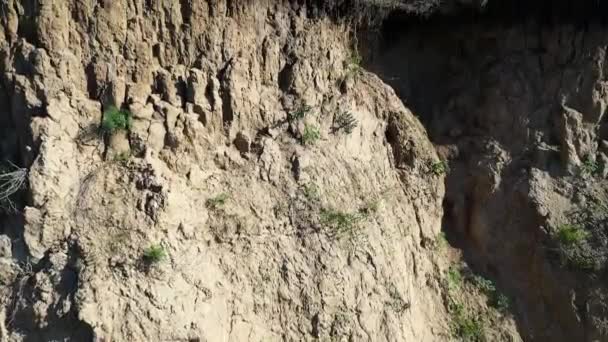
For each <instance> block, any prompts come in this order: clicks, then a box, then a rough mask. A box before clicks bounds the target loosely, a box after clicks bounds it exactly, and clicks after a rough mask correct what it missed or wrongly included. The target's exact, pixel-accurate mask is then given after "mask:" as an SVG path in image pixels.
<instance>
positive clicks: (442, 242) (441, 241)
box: [435, 232, 449, 250]
mask: <svg viewBox="0 0 608 342" xmlns="http://www.w3.org/2000/svg"><path fill="white" fill-rule="evenodd" d="M448 245H449V243H448V238H447V237H446V235H445V232H439V234H437V237H436V238H435V247H436V248H437V249H440V250H441V249H445V248H446V247H447V246H448Z"/></svg>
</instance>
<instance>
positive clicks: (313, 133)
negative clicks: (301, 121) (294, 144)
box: [302, 124, 321, 145]
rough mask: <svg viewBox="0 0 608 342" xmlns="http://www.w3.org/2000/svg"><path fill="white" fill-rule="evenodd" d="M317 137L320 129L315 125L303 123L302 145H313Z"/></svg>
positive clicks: (318, 137) (319, 134)
mask: <svg viewBox="0 0 608 342" xmlns="http://www.w3.org/2000/svg"><path fill="white" fill-rule="evenodd" d="M319 139H321V131H319V129H318V128H317V127H315V126H312V125H309V124H306V125H304V133H302V144H303V145H314V144H315V143H316V142H317V141H318V140H319Z"/></svg>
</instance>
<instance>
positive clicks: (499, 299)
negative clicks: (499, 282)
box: [490, 293, 511, 314]
mask: <svg viewBox="0 0 608 342" xmlns="http://www.w3.org/2000/svg"><path fill="white" fill-rule="evenodd" d="M490 305H492V306H493V307H495V308H496V309H497V310H498V311H500V312H501V313H503V314H504V313H507V312H509V309H510V308H511V301H510V300H509V297H507V296H505V295H504V294H502V293H495V295H494V296H493V297H492V298H491V301H490Z"/></svg>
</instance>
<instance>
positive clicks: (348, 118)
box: [332, 112, 358, 134]
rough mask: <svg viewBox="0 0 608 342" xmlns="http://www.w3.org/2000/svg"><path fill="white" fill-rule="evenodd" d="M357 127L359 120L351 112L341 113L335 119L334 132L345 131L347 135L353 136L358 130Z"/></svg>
mask: <svg viewBox="0 0 608 342" xmlns="http://www.w3.org/2000/svg"><path fill="white" fill-rule="evenodd" d="M357 125H358V123H357V120H356V119H355V117H354V116H353V114H352V113H351V112H341V113H338V114H336V116H335V117H334V122H333V127H332V132H333V133H336V132H339V131H343V132H344V133H346V134H351V133H352V132H353V131H354V129H355V128H357Z"/></svg>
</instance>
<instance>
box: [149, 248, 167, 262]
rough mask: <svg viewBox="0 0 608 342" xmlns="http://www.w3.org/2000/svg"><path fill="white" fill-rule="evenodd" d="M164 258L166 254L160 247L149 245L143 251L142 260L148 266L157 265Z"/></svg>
mask: <svg viewBox="0 0 608 342" xmlns="http://www.w3.org/2000/svg"><path fill="white" fill-rule="evenodd" d="M166 257H167V253H166V252H165V249H164V248H163V247H162V246H161V245H151V246H150V247H148V248H146V249H145V250H144V260H145V261H146V262H147V263H149V264H157V263H159V262H161V261H163V260H164V259H165V258H166Z"/></svg>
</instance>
